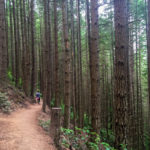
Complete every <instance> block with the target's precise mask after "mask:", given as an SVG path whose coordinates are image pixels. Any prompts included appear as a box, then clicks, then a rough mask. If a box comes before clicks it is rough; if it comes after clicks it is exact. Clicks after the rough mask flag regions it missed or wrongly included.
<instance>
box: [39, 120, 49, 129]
mask: <svg viewBox="0 0 150 150" xmlns="http://www.w3.org/2000/svg"><path fill="white" fill-rule="evenodd" d="M39 125H40V126H41V127H42V128H43V129H44V130H45V131H49V127H50V120H48V121H44V120H39Z"/></svg>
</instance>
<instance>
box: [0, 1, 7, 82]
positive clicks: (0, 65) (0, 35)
mask: <svg viewBox="0 0 150 150" xmlns="http://www.w3.org/2000/svg"><path fill="white" fill-rule="evenodd" d="M6 76H7V51H6V33H5V2H4V0H0V82H1V81H4V80H6Z"/></svg>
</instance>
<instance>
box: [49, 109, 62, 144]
mask: <svg viewBox="0 0 150 150" xmlns="http://www.w3.org/2000/svg"><path fill="white" fill-rule="evenodd" d="M60 119H61V108H57V107H54V108H52V113H51V123H50V134H51V135H52V136H53V137H54V142H55V144H56V146H57V147H59V140H60V126H61V121H60Z"/></svg>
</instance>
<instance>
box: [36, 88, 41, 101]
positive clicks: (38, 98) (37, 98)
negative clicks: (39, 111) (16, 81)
mask: <svg viewBox="0 0 150 150" xmlns="http://www.w3.org/2000/svg"><path fill="white" fill-rule="evenodd" d="M40 96H41V94H40V92H39V90H37V92H36V101H37V103H38V104H40Z"/></svg>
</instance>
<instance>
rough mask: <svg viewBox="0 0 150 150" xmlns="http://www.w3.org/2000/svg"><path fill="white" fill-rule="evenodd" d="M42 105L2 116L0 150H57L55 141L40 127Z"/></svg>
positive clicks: (0, 122)
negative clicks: (38, 116)
mask: <svg viewBox="0 0 150 150" xmlns="http://www.w3.org/2000/svg"><path fill="white" fill-rule="evenodd" d="M40 111H41V105H30V106H29V107H28V108H26V109H21V110H19V111H17V112H13V113H12V114H11V115H8V116H6V115H2V116H0V150H56V148H55V146H54V144H53V140H52V139H51V138H50V137H49V136H48V135H46V134H45V132H44V131H43V129H42V128H41V127H40V126H38V121H37V115H38V113H39V112H40Z"/></svg>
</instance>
